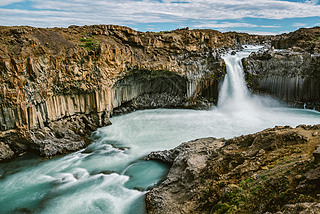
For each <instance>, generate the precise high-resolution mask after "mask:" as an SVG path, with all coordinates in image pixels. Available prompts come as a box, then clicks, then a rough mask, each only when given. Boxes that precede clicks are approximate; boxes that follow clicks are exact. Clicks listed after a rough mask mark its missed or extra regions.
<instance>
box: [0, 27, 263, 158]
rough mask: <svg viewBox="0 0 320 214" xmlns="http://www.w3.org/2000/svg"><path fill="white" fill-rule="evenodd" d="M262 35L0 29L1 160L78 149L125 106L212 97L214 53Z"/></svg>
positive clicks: (216, 73)
mask: <svg viewBox="0 0 320 214" xmlns="http://www.w3.org/2000/svg"><path fill="white" fill-rule="evenodd" d="M264 40H265V37H261V36H252V35H248V34H241V33H235V32H229V33H220V32H218V31H214V30H189V29H178V30H174V31H170V32H159V33H151V32H146V33H143V32H137V31H134V30H132V29H130V28H127V27H121V26H113V25H96V26H83V27H78V26H70V27H69V28H51V29H48V28H46V29H43V28H32V27H0V72H1V75H0V89H1V90H0V142H1V143H0V160H4V159H8V158H11V157H14V156H16V155H19V154H23V153H24V152H26V151H28V150H36V151H39V152H40V154H41V155H44V156H52V155H56V154H60V153H66V152H70V151H74V150H77V149H79V148H82V147H84V146H86V145H87V144H88V143H89V140H88V136H89V135H90V132H91V131H93V130H95V129H96V128H97V127H100V126H104V125H108V124H109V123H110V122H109V118H110V116H112V114H113V112H114V109H116V110H118V113H123V112H126V110H123V109H121V108H122V107H126V106H127V105H128V104H130V109H131V110H134V109H141V108H155V107H190V106H192V105H194V103H195V102H197V100H199V98H200V97H201V96H202V94H203V93H205V94H212V96H213V95H215V96H216V97H217V91H216V89H217V88H218V87H217V85H218V82H219V80H220V78H221V77H222V76H223V75H224V73H225V66H224V64H223V61H222V59H221V57H220V53H221V52H223V51H225V50H226V49H227V48H230V47H239V46H240V45H241V44H252V43H259V44H260V43H261V42H263V41H264ZM208 91H209V92H208ZM119 108H120V110H119Z"/></svg>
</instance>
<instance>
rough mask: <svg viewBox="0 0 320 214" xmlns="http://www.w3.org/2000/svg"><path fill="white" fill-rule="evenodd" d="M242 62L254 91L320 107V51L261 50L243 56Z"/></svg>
mask: <svg viewBox="0 0 320 214" xmlns="http://www.w3.org/2000/svg"><path fill="white" fill-rule="evenodd" d="M243 65H244V70H245V73H246V80H247V82H248V85H249V87H250V88H251V89H252V90H253V91H256V92H257V91H258V92H263V93H267V94H271V95H273V96H275V97H277V98H278V99H280V100H283V101H285V102H287V103H288V104H289V105H292V106H296V107H302V108H303V107H304V106H305V107H307V108H310V109H313V108H315V109H317V110H319V109H320V55H311V54H310V53H297V52H291V51H272V50H262V51H260V52H258V53H253V54H251V55H250V56H249V57H248V58H246V59H244V60H243Z"/></svg>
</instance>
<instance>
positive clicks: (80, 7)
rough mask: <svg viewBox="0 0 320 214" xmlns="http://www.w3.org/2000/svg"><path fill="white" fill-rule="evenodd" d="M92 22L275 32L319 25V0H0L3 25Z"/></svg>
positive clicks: (164, 28) (146, 28)
mask: <svg viewBox="0 0 320 214" xmlns="http://www.w3.org/2000/svg"><path fill="white" fill-rule="evenodd" d="M93 24H115V25H123V26H128V27H130V28H133V29H135V30H138V31H156V32H158V31H167V30H174V29H177V28H184V27H189V28H190V29H214V30H219V31H222V32H226V31H237V32H246V33H251V34H263V35H266V34H269V35H273V34H281V33H286V32H291V31H294V30H296V29H298V28H301V27H314V26H320V0H237V1H236V0H0V25H4V26H20V25H28V26H33V27H68V26H70V25H79V26H82V25H93Z"/></svg>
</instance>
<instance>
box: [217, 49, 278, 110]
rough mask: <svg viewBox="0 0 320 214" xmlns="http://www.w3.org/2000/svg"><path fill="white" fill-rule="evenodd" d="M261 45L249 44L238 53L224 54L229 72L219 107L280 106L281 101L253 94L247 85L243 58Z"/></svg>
mask: <svg viewBox="0 0 320 214" xmlns="http://www.w3.org/2000/svg"><path fill="white" fill-rule="evenodd" d="M259 48H261V46H260V47H259V46H249V47H247V48H245V49H244V50H242V51H240V52H237V53H236V54H230V53H227V54H225V55H224V56H222V58H223V60H224V61H225V64H226V69H227V74H226V75H225V77H224V81H223V83H222V86H221V89H220V92H219V99H218V108H219V109H223V110H227V111H238V110H244V111H248V110H250V111H251V110H257V109H259V108H263V107H266V106H272V107H274V106H279V105H280V104H279V102H277V101H275V100H273V99H271V98H270V97H264V96H258V95H252V94H251V93H250V91H249V89H248V88H247V86H246V81H245V78H244V71H243V67H242V62H241V59H243V58H245V57H248V56H249V55H250V53H252V52H254V51H257V50H258V49H259Z"/></svg>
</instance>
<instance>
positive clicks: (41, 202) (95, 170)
mask: <svg viewBox="0 0 320 214" xmlns="http://www.w3.org/2000/svg"><path fill="white" fill-rule="evenodd" d="M250 51H252V49H250V50H246V51H244V52H239V53H237V54H236V55H235V56H230V55H226V56H224V59H225V62H226V65H227V66H228V68H227V69H228V74H227V76H226V78H225V81H224V83H223V86H222V88H221V93H220V98H219V104H218V107H217V108H214V109H212V110H206V111H205V110H203V111H199V110H177V109H170V110H169V109H156V110H144V111H137V112H133V113H131V114H127V115H122V116H117V117H114V118H112V119H111V122H112V123H113V125H111V126H108V127H103V128H100V129H98V130H97V131H96V132H95V133H94V137H95V138H96V139H97V140H95V141H94V142H93V143H92V144H91V145H90V146H89V147H88V148H86V149H84V150H81V151H79V152H75V153H72V154H69V155H66V156H63V157H60V158H55V159H50V160H42V159H41V158H37V157H26V158H22V159H19V160H16V161H13V162H10V163H1V164H0V176H1V177H0V190H1V191H0V213H19V212H20V213H26V212H27V211H31V212H33V213H61V214H63V213H66V214H67V213H68V214H69V213H83V214H86V213H88V214H89V213H90V214H91V213H108V214H109V213H111V214H112V213H115V214H122V213H132V214H133V213H144V212H145V210H144V198H143V196H144V194H145V193H146V191H147V188H148V187H150V186H153V185H155V184H156V183H157V182H158V181H159V180H161V179H162V177H163V175H165V173H166V171H167V166H165V165H163V164H160V163H157V162H153V161H144V160H143V159H142V158H144V157H145V156H146V155H147V154H148V153H150V152H151V151H155V150H163V149H170V148H174V147H175V146H178V145H179V144H181V143H182V142H185V141H188V140H193V139H196V138H202V137H211V136H213V137H217V138H220V137H224V138H231V137H234V136H239V135H242V134H249V133H253V132H257V131H260V130H263V129H265V128H269V127H274V126H275V125H290V126H297V125H299V124H319V123H320V113H319V112H317V111H313V110H305V109H294V108H286V107H283V106H281V105H280V104H279V103H277V102H276V101H274V100H272V99H270V98H267V97H260V96H253V95H251V94H250V92H249V91H248V90H247V88H246V86H245V83H244V80H243V71H242V69H241V65H240V64H239V60H240V59H241V58H242V57H244V56H246V55H248V54H249V52H250ZM241 81H242V82H241Z"/></svg>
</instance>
